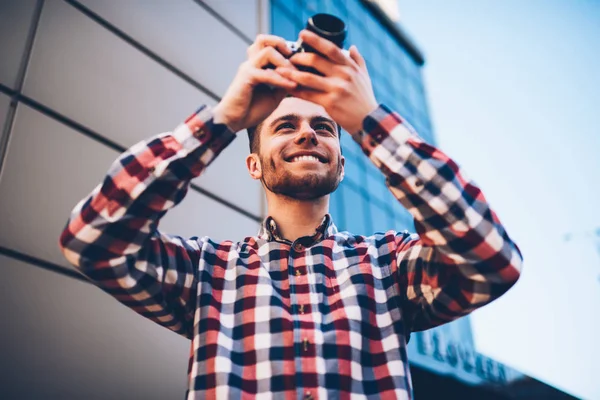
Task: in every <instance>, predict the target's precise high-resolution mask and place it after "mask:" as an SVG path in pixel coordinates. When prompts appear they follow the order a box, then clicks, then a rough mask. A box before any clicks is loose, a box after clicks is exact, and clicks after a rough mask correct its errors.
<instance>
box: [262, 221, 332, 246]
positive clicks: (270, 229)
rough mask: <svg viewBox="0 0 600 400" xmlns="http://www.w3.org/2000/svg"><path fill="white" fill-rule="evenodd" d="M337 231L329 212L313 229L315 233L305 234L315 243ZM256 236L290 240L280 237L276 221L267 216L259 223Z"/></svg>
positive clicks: (268, 239) (279, 240)
mask: <svg viewBox="0 0 600 400" xmlns="http://www.w3.org/2000/svg"><path fill="white" fill-rule="evenodd" d="M337 232H338V230H337V227H336V226H335V224H334V223H333V219H332V218H331V215H330V214H325V217H323V221H322V222H321V224H320V225H319V226H318V227H317V229H316V230H315V233H313V234H312V235H309V236H307V238H310V239H311V240H312V243H317V242H318V241H320V240H321V239H323V238H325V237H328V236H331V235H334V234H336V233H337ZM258 237H259V238H260V239H264V240H267V241H276V242H283V243H288V244H291V243H292V242H291V241H289V240H287V239H285V238H283V237H281V236H280V235H279V230H278V229H277V223H275V220H274V219H273V217H270V216H269V217H267V218H265V219H264V221H263V222H262V224H261V227H260V230H259V232H258Z"/></svg>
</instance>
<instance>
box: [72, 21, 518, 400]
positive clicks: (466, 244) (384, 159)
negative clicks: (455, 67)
mask: <svg viewBox="0 0 600 400" xmlns="http://www.w3.org/2000/svg"><path fill="white" fill-rule="evenodd" d="M301 39H302V40H303V41H304V42H305V43H307V44H309V45H310V46H312V47H313V48H315V49H316V50H317V51H318V52H319V53H320V54H321V55H317V54H309V53H303V54H296V55H294V56H293V57H291V58H290V59H289V60H288V59H286V58H285V57H284V56H289V50H287V48H286V46H285V43H284V41H283V39H281V38H278V37H275V36H268V35H260V36H259V37H258V38H257V40H256V42H255V43H254V44H252V45H251V46H250V48H249V49H248V60H247V61H246V62H244V63H243V64H242V66H241V67H240V69H239V70H238V73H237V76H236V77H235V79H234V81H233V82H232V84H231V86H230V87H229V89H228V90H227V93H226V94H225V96H224V97H223V99H222V101H221V102H220V103H219V104H218V105H217V106H215V107H214V108H209V107H202V108H201V109H200V110H199V111H198V112H197V113H195V114H194V115H192V116H191V117H190V118H189V119H188V120H187V121H186V122H185V123H184V124H182V125H180V126H179V127H177V128H176V129H175V130H174V131H173V132H171V133H165V134H161V135H158V136H155V137H153V138H151V139H148V140H146V141H142V142H140V143H138V144H136V145H134V146H133V147H131V148H130V149H129V150H128V151H127V152H126V153H124V154H123V155H122V156H120V157H119V158H118V159H117V161H115V163H114V164H113V165H112V166H111V168H110V170H109V172H108V175H107V176H106V178H105V179H104V181H103V183H101V184H100V185H98V186H97V187H96V188H95V189H94V190H93V191H92V193H91V194H90V195H89V196H88V197H86V198H84V199H83V200H82V201H81V202H80V203H79V204H78V205H77V206H76V207H75V209H74V210H73V212H72V215H71V217H70V220H69V222H68V225H67V226H66V228H65V230H64V232H63V233H62V236H61V239H60V245H61V248H62V250H63V253H64V255H65V256H66V258H67V259H68V260H69V261H70V262H71V263H73V264H74V265H75V266H76V267H77V268H78V269H79V270H80V271H81V272H82V273H84V274H85V275H87V276H88V277H89V278H90V279H91V280H93V281H94V282H95V283H96V284H97V285H98V286H100V287H101V288H103V289H104V290H105V291H107V292H108V293H110V294H111V295H113V296H114V297H116V298H117V299H118V300H119V301H121V302H122V303H123V304H125V305H127V306H129V307H131V308H132V309H134V310H135V311H137V312H138V313H140V314H141V315H144V316H146V317H148V318H150V319H152V320H153V321H156V322H157V323H159V324H161V325H163V326H165V327H167V328H169V329H172V330H173V331H175V332H177V333H179V334H181V335H183V336H185V337H187V338H189V339H191V340H192V344H191V357H190V363H189V371H188V375H189V380H188V390H187V397H188V398H190V399H191V398H240V397H241V396H257V397H260V398H285V399H288V398H289V399H292V398H307V399H311V398H315V399H316V398H328V397H331V398H342V399H348V398H350V397H352V396H358V397H369V398H390V399H391V398H399V399H408V398H411V397H412V389H411V380H410V373H409V366H408V361H407V354H406V342H407V340H408V336H409V334H410V332H412V331H419V330H424V329H428V328H431V327H434V326H437V325H440V324H443V323H445V322H448V321H451V320H454V319H456V318H458V317H460V316H463V315H465V314H468V313H469V312H471V311H473V310H474V309H476V308H478V307H481V306H483V305H485V304H487V303H489V302H490V301H492V300H493V299H495V298H497V297H498V296H500V295H502V294H503V293H504V292H506V291H507V290H508V289H509V288H510V287H511V286H512V285H513V284H514V283H515V282H516V280H517V279H518V277H519V271H520V268H521V262H522V257H521V253H520V251H519V249H518V247H517V246H516V245H515V243H513V242H512V241H511V240H510V238H509V237H508V235H507V234H506V232H505V230H504V228H503V226H502V225H501V224H500V221H499V220H498V218H497V217H496V215H495V214H494V212H493V211H492V210H491V209H490V207H489V205H488V204H487V202H486V200H485V198H484V196H483V195H482V193H481V191H480V190H479V188H478V187H477V186H475V185H474V184H473V182H470V181H468V180H467V178H466V177H465V175H464V174H463V173H462V171H461V170H460V168H459V167H458V165H457V164H456V163H455V162H453V161H452V160H451V159H450V158H448V157H447V156H446V155H444V154H443V153H442V152H441V151H440V150H438V149H436V148H434V147H432V146H430V145H428V144H426V143H424V142H423V140H422V139H421V138H420V137H419V136H418V135H417V134H416V133H415V132H414V130H413V129H412V128H411V127H410V125H409V124H408V123H407V122H406V121H404V120H403V119H402V118H401V117H400V116H398V115H397V114H395V113H393V112H391V111H390V110H388V109H387V108H386V107H385V106H383V105H378V103H377V101H376V100H375V97H374V95H373V91H372V87H371V83H370V79H369V75H368V72H367V69H366V66H365V61H364V59H363V58H362V56H361V55H360V54H359V52H358V50H357V49H356V47H354V46H353V47H351V49H350V52H349V55H345V54H344V53H343V52H342V51H340V50H339V49H338V48H337V47H335V46H334V45H332V44H331V43H330V42H328V41H326V40H323V39H321V38H319V37H318V36H316V35H314V34H311V33H310V32H306V31H303V32H302V33H301ZM269 64H271V65H272V66H275V68H271V69H269V68H264V67H265V66H267V65H269ZM300 65H303V66H312V67H314V68H316V69H317V70H318V71H320V72H321V74H322V76H319V75H317V74H312V73H309V72H303V71H300V70H299V69H297V68H296V66H300ZM336 123H337V124H339V125H341V127H343V128H344V129H345V130H346V131H347V132H349V133H350V134H351V135H352V137H353V138H354V140H355V141H356V142H357V143H358V144H359V145H360V146H361V147H362V149H363V150H364V152H365V154H366V155H367V156H368V157H369V159H370V160H371V161H372V162H373V163H374V164H375V165H376V166H377V167H378V168H379V169H380V170H381V172H382V173H383V174H384V175H385V177H386V179H387V180H386V182H387V185H388V186H389V188H390V190H391V192H392V193H393V194H394V196H395V197H396V198H397V199H398V201H399V202H400V203H402V205H403V206H404V207H406V208H407V209H408V211H409V212H410V213H411V214H412V215H413V216H414V220H415V227H416V230H417V233H415V234H409V233H408V232H407V231H405V232H401V233H399V232H394V231H388V232H385V233H378V234H375V235H372V236H368V237H365V236H360V235H355V234H352V233H349V232H338V231H337V229H336V227H335V225H334V223H333V221H332V219H331V216H330V215H329V214H328V206H329V194H330V193H331V192H332V191H334V190H335V189H336V187H337V186H338V184H339V182H340V181H341V180H342V178H343V175H344V158H343V156H342V155H341V150H340V143H339V135H341V132H340V131H339V129H338V126H337V125H336ZM247 128H249V133H250V138H251V149H252V154H250V155H249V156H248V158H247V160H246V161H247V167H248V171H249V173H250V175H251V177H252V178H253V179H257V180H260V181H261V182H262V185H263V187H264V189H265V193H266V197H267V201H268V215H269V217H268V218H267V219H266V220H265V221H264V222H263V225H262V227H261V230H260V232H259V234H258V236H255V237H248V238H245V239H243V240H242V241H240V242H232V241H224V242H220V243H218V242H215V241H213V240H211V239H210V238H208V237H203V238H197V237H193V238H189V239H184V238H182V237H179V236H174V235H168V234H166V233H163V232H161V231H159V230H158V229H157V227H158V222H159V220H160V218H161V217H162V216H163V215H164V214H165V212H166V211H168V210H169V209H170V208H172V207H173V206H175V205H176V204H178V203H179V202H180V201H181V200H182V199H183V197H184V196H185V194H186V191H187V189H188V187H189V182H190V180H191V179H193V178H195V177H197V176H198V175H200V174H201V173H202V172H203V171H204V170H205V168H206V167H207V166H208V165H209V164H210V163H211V162H212V161H213V160H214V158H215V157H216V156H217V155H218V154H219V153H220V152H221V151H222V150H223V149H224V148H225V147H226V146H227V145H228V144H229V143H230V142H231V140H233V139H234V137H235V135H234V132H237V131H240V130H243V129H247Z"/></svg>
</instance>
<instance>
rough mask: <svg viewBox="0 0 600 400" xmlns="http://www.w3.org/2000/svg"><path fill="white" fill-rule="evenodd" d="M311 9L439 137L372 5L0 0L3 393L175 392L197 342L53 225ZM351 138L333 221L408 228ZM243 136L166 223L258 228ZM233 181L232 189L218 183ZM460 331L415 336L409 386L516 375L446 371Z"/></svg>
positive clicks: (426, 132)
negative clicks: (62, 240) (120, 160)
mask: <svg viewBox="0 0 600 400" xmlns="http://www.w3.org/2000/svg"><path fill="white" fill-rule="evenodd" d="M316 11H324V12H331V13H334V14H338V15H340V16H341V17H342V18H344V19H346V20H347V21H348V22H349V27H350V34H349V35H350V36H349V39H348V41H349V42H352V43H356V44H357V45H358V47H359V49H360V50H361V52H363V53H364V54H365V56H366V58H367V60H368V63H369V69H370V72H371V75H372V77H373V83H374V86H375V90H376V93H377V96H378V98H379V99H380V100H381V101H383V102H385V103H386V104H389V105H390V106H392V107H393V108H395V109H396V110H398V111H399V112H400V113H401V114H402V115H403V116H405V117H406V118H408V119H409V120H410V122H411V123H412V124H413V125H414V126H415V127H416V128H417V130H418V131H419V132H420V134H421V135H422V136H423V137H424V138H425V139H426V140H428V141H430V142H432V143H435V141H434V137H433V131H432V127H431V124H430V121H429V116H428V110H427V104H426V99H425V90H424V87H423V81H422V77H421V72H420V71H421V70H420V68H421V66H422V64H423V58H422V56H421V55H420V53H419V51H418V49H417V48H416V47H415V46H414V45H413V44H412V43H411V42H410V41H409V40H408V39H407V38H406V36H405V35H403V33H402V32H401V31H400V30H399V28H398V27H397V26H395V25H394V24H393V23H391V22H390V21H389V19H388V18H387V17H386V14H385V13H384V12H382V11H381V9H380V8H379V7H377V6H375V5H374V4H371V3H370V2H365V1H359V0H339V1H321V2H317V1H310V0H307V1H305V2H302V3H301V2H300V1H296V0H294V1H292V0H290V1H287V0H286V1H283V0H273V1H272V2H269V1H268V0H229V1H220V0H205V1H200V0H177V1H170V2H166V1H162V2H160V1H155V2H148V1H146V0H128V1H96V0H47V1H44V0H5V1H2V2H0V52H1V53H0V54H1V56H2V60H3V61H2V63H1V64H0V126H2V136H1V138H0V227H2V228H1V229H0V268H1V269H0V271H2V279H0V315H1V316H2V320H3V321H4V327H3V329H2V330H0V341H1V343H2V344H1V345H0V346H1V347H0V352H1V354H2V358H1V361H0V368H1V370H2V374H1V378H0V393H1V394H2V397H3V398H7V399H9V398H15V399H17V398H18V399H22V398H38V397H44V398H61V399H69V398H86V399H119V398H144V399H168V398H180V397H181V396H183V393H184V391H185V381H186V376H185V372H186V369H187V365H186V364H187V356H188V353H189V342H188V341H187V340H185V339H183V338H181V337H179V336H178V335H173V334H172V333H171V332H169V331H167V330H166V329H163V328H161V327H159V326H157V325H155V324H153V323H152V322H150V321H147V320H145V319H144V318H142V317H140V316H138V315H137V314H135V313H134V312H133V311H130V310H128V309H126V308H125V307H123V306H122V305H120V304H119V303H118V302H117V301H116V300H113V299H112V298H111V297H109V296H107V295H106V294H104V293H102V292H101V291H100V290H99V289H97V288H95V287H93V286H90V284H89V283H87V282H86V281H85V279H83V278H81V276H80V275H79V274H78V273H76V272H75V271H74V270H73V269H72V268H71V267H70V265H69V264H68V263H67V261H66V260H65V259H64V258H63V256H62V254H61V253H60V251H59V248H58V236H59V234H60V232H61V231H62V229H63V228H64V224H65V222H66V218H67V216H68V214H69V212H70V210H71V209H72V207H73V206H74V205H75V204H76V202H77V201H79V200H80V199H81V198H82V197H83V196H85V195H86V194H87V193H89V192H90V191H91V190H92V189H93V187H94V186H95V185H96V184H97V183H98V181H99V180H100V179H101V178H102V177H103V176H104V174H105V172H106V170H107V168H108V167H109V165H110V164H111V163H112V161H113V160H114V159H115V158H116V157H117V156H118V155H119V154H120V153H121V152H122V151H124V150H125V149H126V148H127V147H129V146H131V145H133V144H134V143H136V142H138V141H139V140H142V139H144V138H147V137H149V136H151V135H154V134H156V133H159V132H163V131H168V130H171V129H173V128H174V127H175V125H176V124H178V123H179V122H180V121H182V120H183V119H184V118H186V117H187V116H188V115H189V114H190V113H192V112H193V111H194V110H195V109H196V108H197V107H198V105H199V104H201V103H206V104H211V105H212V104H215V103H216V102H217V101H218V100H219V98H220V96H221V95H222V94H223V93H224V91H225V89H226V87H227V85H228V84H229V82H230V81H231V79H232V78H233V76H234V74H235V71H236V68H237V66H238V65H239V64H240V63H241V62H242V61H243V59H244V58H245V49H246V47H247V46H248V45H249V44H250V43H251V42H252V41H253V38H254V37H255V36H256V34H257V33H259V32H269V31H272V32H274V33H276V34H279V35H282V36H285V37H287V38H294V37H295V35H296V33H297V32H298V30H299V29H300V28H301V26H302V25H303V23H304V21H305V20H306V18H307V16H308V15H310V14H312V13H314V12H316ZM343 146H344V147H343V148H344V152H345V153H344V154H345V156H346V157H347V158H348V171H347V179H346V180H345V182H344V184H343V185H342V186H341V187H340V189H339V191H338V192H337V193H336V194H335V195H334V196H333V210H332V212H333V214H334V218H335V219H336V222H337V224H338V225H340V227H342V228H347V229H349V230H352V231H356V232H365V233H366V232H371V231H375V230H382V229H389V228H394V229H402V230H403V229H409V230H412V222H411V219H410V216H409V215H408V214H407V213H406V212H405V211H404V210H403V209H401V207H400V206H399V205H398V204H397V203H396V202H395V201H390V199H391V197H390V195H389V194H388V193H387V191H386V189H385V187H384V185H383V180H382V178H381V176H379V174H378V172H377V171H375V170H374V168H373V167H372V166H371V165H370V164H369V163H365V160H364V159H363V158H362V157H361V155H360V154H359V152H358V148H357V147H356V146H355V145H354V143H351V142H349V141H348V137H347V136H345V137H344V142H343ZM247 148H248V143H247V138H246V136H245V135H243V134H242V135H240V137H239V138H238V139H237V140H236V141H234V143H233V144H232V145H231V146H229V148H228V149H227V150H226V151H225V152H224V153H223V154H222V155H221V156H220V157H219V158H218V160H217V161H216V162H215V163H214V164H213V165H212V166H211V168H209V170H208V172H207V173H206V174H205V175H203V176H202V177H201V178H200V179H198V180H197V181H194V182H193V184H192V187H191V189H190V191H189V193H188V194H187V196H186V198H185V200H184V201H183V202H182V203H181V204H180V205H178V206H177V207H176V208H175V209H173V210H172V211H171V212H170V213H169V214H168V215H167V216H166V217H165V218H163V220H161V224H160V228H161V229H162V230H165V231H167V232H176V233H177V234H180V235H182V236H194V235H199V234H200V235H208V236H211V237H213V238H215V239H226V238H241V237H244V236H247V235H253V234H255V233H256V231H257V229H258V224H259V222H260V221H261V220H262V218H263V216H264V203H263V199H262V195H261V188H260V187H259V185H258V184H256V183H255V182H253V181H251V180H250V179H248V177H247V172H246V170H245V166H244V158H245V156H246V154H247ZM230 180H233V181H235V182H236V184H235V185H230V184H227V185H224V184H223V182H226V181H230ZM364 182H366V185H365V184H364ZM240 193H244V196H240V195H239V194H240ZM354 205H357V206H356V207H354ZM199 227H202V232H198V230H199ZM451 332H454V333H451ZM452 341H454V342H455V343H460V345H461V346H466V347H467V348H468V349H471V350H472V339H471V338H470V328H469V326H468V319H463V320H461V321H459V322H456V323H454V324H450V325H448V326H446V327H442V328H440V329H439V330H435V331H431V332H428V333H427V334H416V335H414V336H413V339H412V340H411V344H410V346H411V348H410V351H411V352H412V353H411V354H412V355H411V357H412V358H413V359H414V368H415V369H414V371H415V372H414V377H415V382H416V384H415V389H416V393H418V390H419V385H418V384H417V383H418V382H420V380H421V379H437V381H436V382H440V385H441V384H442V382H445V381H443V379H442V375H441V374H449V375H450V376H451V377H452V379H451V381H450V382H451V383H449V385H451V384H453V383H456V382H458V383H459V384H462V383H468V384H479V383H482V382H484V383H486V382H489V381H490V378H489V376H492V375H491V374H492V372H489V371H497V376H499V377H500V376H504V377H505V378H506V379H507V380H508V379H510V377H511V376H512V375H511V374H512V372H511V371H509V370H508V369H505V372H504V375H502V372H501V371H502V370H501V366H500V365H499V364H498V363H494V362H493V361H489V360H487V359H484V358H481V357H480V359H481V361H479V364H481V365H482V366H481V367H477V365H479V364H478V361H477V358H476V355H474V354H473V357H475V358H474V360H475V361H474V363H475V369H470V370H468V371H467V370H465V371H463V370H461V369H460V368H458V367H456V366H455V365H459V363H461V364H460V365H463V364H464V363H465V361H464V357H463V358H459V356H458V355H457V356H455V355H453V354H454V353H452V350H450V352H448V349H451V348H453V347H452V346H449V345H448V343H453V342H452ZM442 343H444V344H442ZM158 344H160V345H158ZM457 346H458V345H457ZM455 347H456V346H455ZM460 351H462V352H463V353H464V351H466V350H464V349H463V348H457V354H463V353H460ZM464 354H467V353H464ZM469 354H471V353H469ZM460 357H462V356H460ZM455 359H456V361H452V360H455ZM467 364H468V362H467ZM477 368H479V369H477ZM463 369H464V368H463ZM479 370H481V371H486V372H485V373H483V372H482V373H478V372H477V371H479ZM473 371H475V372H473ZM463 386H464V385H463ZM463 386H461V387H463ZM457 390H459V389H457Z"/></svg>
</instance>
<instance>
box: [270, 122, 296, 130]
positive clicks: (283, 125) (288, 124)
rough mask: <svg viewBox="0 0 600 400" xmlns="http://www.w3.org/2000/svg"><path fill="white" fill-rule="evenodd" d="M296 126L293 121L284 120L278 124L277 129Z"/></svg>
mask: <svg viewBox="0 0 600 400" xmlns="http://www.w3.org/2000/svg"><path fill="white" fill-rule="evenodd" d="M294 128H295V126H294V124H292V123H291V122H284V123H283V124H279V125H277V128H275V130H276V131H280V130H282V129H294Z"/></svg>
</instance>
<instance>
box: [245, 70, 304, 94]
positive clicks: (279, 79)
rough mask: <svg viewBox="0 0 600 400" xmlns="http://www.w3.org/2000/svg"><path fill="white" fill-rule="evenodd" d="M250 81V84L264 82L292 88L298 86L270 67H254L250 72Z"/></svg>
mask: <svg viewBox="0 0 600 400" xmlns="http://www.w3.org/2000/svg"><path fill="white" fill-rule="evenodd" d="M250 81H251V83H252V85H254V86H255V85H257V84H260V83H264V84H266V85H270V86H274V87H278V88H282V89H286V90H292V89H295V88H296V87H298V84H297V83H296V82H294V81H293V80H291V79H288V78H286V77H284V76H282V75H281V74H279V73H277V72H275V70H272V69H259V68H255V69H253V70H252V71H251V72H250Z"/></svg>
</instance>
